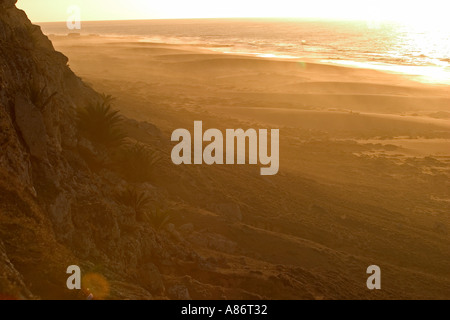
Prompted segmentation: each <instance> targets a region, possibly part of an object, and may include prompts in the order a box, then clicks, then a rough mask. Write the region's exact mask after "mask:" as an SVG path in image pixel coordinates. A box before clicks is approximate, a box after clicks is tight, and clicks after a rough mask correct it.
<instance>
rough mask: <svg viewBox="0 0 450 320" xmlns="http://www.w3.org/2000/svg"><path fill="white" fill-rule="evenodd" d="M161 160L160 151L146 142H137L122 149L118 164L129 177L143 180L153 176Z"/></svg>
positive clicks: (133, 179)
mask: <svg viewBox="0 0 450 320" xmlns="http://www.w3.org/2000/svg"><path fill="white" fill-rule="evenodd" d="M160 160H161V157H160V155H159V153H158V152H156V151H153V150H151V149H150V148H149V147H148V146H147V145H145V144H142V143H136V144H134V145H131V146H127V147H124V148H123V149H122V150H121V152H120V154H119V157H118V161H117V165H118V166H119V170H120V171H121V172H122V173H123V174H124V176H125V177H126V178H127V179H129V180H131V181H136V182H143V181H148V180H149V179H150V178H151V176H152V173H153V170H154V169H155V166H156V164H157V163H158V162H159V161H160Z"/></svg>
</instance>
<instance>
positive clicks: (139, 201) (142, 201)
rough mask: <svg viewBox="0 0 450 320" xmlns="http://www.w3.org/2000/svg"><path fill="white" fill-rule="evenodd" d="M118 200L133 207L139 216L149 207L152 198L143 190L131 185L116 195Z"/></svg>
mask: <svg viewBox="0 0 450 320" xmlns="http://www.w3.org/2000/svg"><path fill="white" fill-rule="evenodd" d="M116 200H117V201H118V202H119V203H122V204H123V205H125V206H127V207H130V208H132V209H133V210H134V212H135V213H136V215H137V216H138V217H139V216H141V215H142V214H143V212H144V210H145V209H147V208H148V206H149V204H150V201H151V198H150V197H149V196H148V194H147V193H146V192H141V191H139V190H138V189H137V188H135V187H129V188H127V189H125V190H124V191H123V192H120V193H118V194H117V195H116Z"/></svg>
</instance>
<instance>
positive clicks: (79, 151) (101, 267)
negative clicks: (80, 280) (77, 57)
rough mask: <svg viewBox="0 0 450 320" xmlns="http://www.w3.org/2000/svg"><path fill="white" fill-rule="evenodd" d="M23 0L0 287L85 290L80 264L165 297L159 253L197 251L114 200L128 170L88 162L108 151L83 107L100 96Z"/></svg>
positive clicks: (12, 49) (9, 53)
mask: <svg viewBox="0 0 450 320" xmlns="http://www.w3.org/2000/svg"><path fill="white" fill-rule="evenodd" d="M15 2H16V1H12V0H0V145H1V149H0V175H1V179H0V294H2V295H3V296H4V297H9V298H19V299H22V298H77V297H80V295H81V298H82V293H81V292H72V291H69V290H67V288H66V285H65V280H66V279H67V275H66V274H65V272H66V268H67V267H68V266H69V265H72V264H77V265H80V266H81V267H82V270H84V271H91V272H92V273H93V274H101V277H103V278H104V279H108V280H107V281H108V288H110V289H109V291H110V292H109V297H110V298H125V297H126V298H133V297H134V298H152V297H155V296H156V297H165V296H166V294H165V287H164V284H163V282H162V280H161V276H160V273H159V270H158V267H156V264H157V261H158V262H159V263H162V262H165V263H166V264H170V263H171V262H170V261H171V260H173V257H177V258H182V259H187V260H189V259H190V260H192V259H195V255H191V253H190V251H189V250H187V249H186V248H183V246H180V245H177V246H174V245H171V242H170V241H169V240H167V239H164V236H163V235H157V234H156V233H155V231H154V230H153V229H152V228H149V227H148V226H146V225H145V224H143V223H140V222H139V221H137V219H136V216H135V215H133V213H130V212H129V211H130V210H129V208H126V207H124V206H121V205H119V204H117V203H116V201H114V194H116V192H117V189H118V188H127V187H129V183H128V182H126V181H125V180H124V179H122V178H121V176H120V175H119V174H117V173H115V172H114V171H113V170H108V169H99V170H92V168H90V167H89V164H88V163H87V161H86V157H85V156H86V154H87V153H88V154H89V153H90V154H91V155H92V154H93V155H94V156H98V155H99V154H102V152H103V153H105V152H104V151H102V150H101V149H98V148H96V147H95V146H94V145H93V144H92V143H91V142H90V141H88V140H86V139H84V138H82V137H81V136H80V135H79V132H78V129H77V121H76V115H77V114H76V110H77V108H80V107H83V106H86V105H87V104H89V103H92V102H95V101H98V100H99V99H100V96H99V94H98V93H96V92H95V91H94V90H92V89H91V88H90V87H89V86H87V85H85V84H84V83H83V81H82V80H81V79H80V78H78V77H77V76H76V75H75V74H74V73H73V72H72V71H71V70H70V68H69V66H68V59H67V58H66V57H65V56H64V55H63V54H61V53H59V52H56V51H55V50H54V48H53V46H52V43H51V42H50V41H49V39H48V38H47V37H46V36H44V35H43V33H42V32H41V30H40V27H38V26H35V25H32V24H31V22H30V21H29V20H28V18H27V16H26V14H25V13H24V12H23V11H21V10H18V9H17V8H16V7H15ZM103 156H106V157H107V155H106V154H104V155H103ZM147 187H148V189H155V188H153V187H152V186H151V185H148V186H147ZM154 193H155V194H156V193H158V192H157V190H156V191H155V190H154ZM127 210H128V211H127ZM172 254H173V256H172ZM103 278H102V279H103ZM138 279H139V281H138ZM105 281H106V280H105Z"/></svg>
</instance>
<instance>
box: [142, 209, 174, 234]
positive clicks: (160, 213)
mask: <svg viewBox="0 0 450 320" xmlns="http://www.w3.org/2000/svg"><path fill="white" fill-rule="evenodd" d="M171 218H172V217H171V215H170V212H169V211H168V210H164V209H158V208H157V209H153V210H151V211H150V212H148V213H147V220H148V222H149V223H150V224H151V225H152V226H153V228H155V230H161V229H163V228H164V227H165V226H166V225H167V224H168V223H169V222H170V219H171Z"/></svg>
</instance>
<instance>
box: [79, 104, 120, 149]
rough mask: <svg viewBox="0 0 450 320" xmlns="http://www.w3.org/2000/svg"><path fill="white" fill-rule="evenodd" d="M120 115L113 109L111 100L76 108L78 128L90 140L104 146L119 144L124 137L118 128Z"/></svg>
mask: <svg viewBox="0 0 450 320" xmlns="http://www.w3.org/2000/svg"><path fill="white" fill-rule="evenodd" d="M121 123H122V117H121V116H120V114H119V111H118V110H113V109H112V107H111V101H110V100H108V99H106V100H103V102H98V103H95V104H91V105H89V106H87V107H86V108H81V109H79V110H78V128H79V129H80V131H81V132H83V133H85V134H86V135H87V136H88V137H89V138H90V139H91V140H92V141H95V142H98V143H101V144H103V145H106V146H117V145H120V144H121V143H122V141H123V139H124V138H125V135H124V133H123V132H122V130H121V129H120V125H121Z"/></svg>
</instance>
